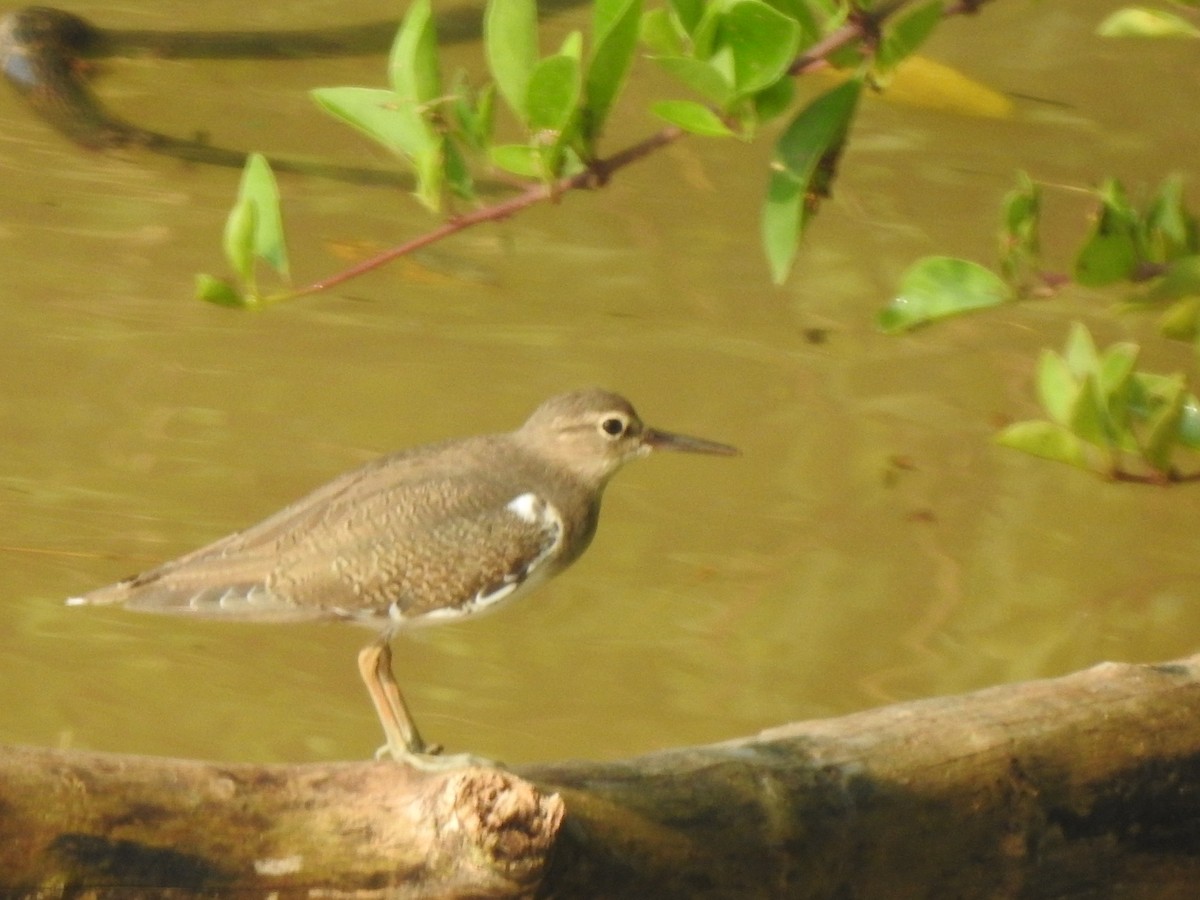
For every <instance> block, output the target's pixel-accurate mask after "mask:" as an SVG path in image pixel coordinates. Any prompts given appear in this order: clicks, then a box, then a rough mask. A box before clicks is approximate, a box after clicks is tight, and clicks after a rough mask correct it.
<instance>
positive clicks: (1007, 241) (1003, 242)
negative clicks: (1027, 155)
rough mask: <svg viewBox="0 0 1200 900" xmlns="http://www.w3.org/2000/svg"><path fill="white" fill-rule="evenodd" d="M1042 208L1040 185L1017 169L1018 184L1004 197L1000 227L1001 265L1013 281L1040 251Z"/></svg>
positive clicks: (1019, 276) (1032, 263) (1030, 264)
mask: <svg viewBox="0 0 1200 900" xmlns="http://www.w3.org/2000/svg"><path fill="white" fill-rule="evenodd" d="M1041 209H1042V195H1041V189H1040V188H1039V187H1038V186H1037V185H1036V184H1034V183H1033V180H1032V179H1030V177H1029V175H1028V174H1026V173H1025V172H1018V173H1017V187H1016V188H1015V189H1014V190H1012V191H1010V192H1009V193H1008V194H1007V195H1006V196H1005V198H1004V203H1003V216H1002V220H1001V222H1002V224H1001V230H1000V268H1001V271H1002V272H1003V273H1004V276H1005V277H1006V278H1007V279H1008V280H1009V281H1011V282H1016V281H1017V280H1018V279H1019V278H1021V276H1022V275H1023V273H1024V271H1025V269H1026V268H1027V267H1028V266H1032V265H1034V264H1036V261H1037V260H1038V258H1039V257H1040V255H1041V241H1040V236H1039V231H1040V228H1039V224H1040V219H1041Z"/></svg>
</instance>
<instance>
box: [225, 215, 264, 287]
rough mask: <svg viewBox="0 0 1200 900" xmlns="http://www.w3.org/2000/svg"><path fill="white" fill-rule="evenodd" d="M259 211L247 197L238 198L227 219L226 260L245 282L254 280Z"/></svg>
mask: <svg viewBox="0 0 1200 900" xmlns="http://www.w3.org/2000/svg"><path fill="white" fill-rule="evenodd" d="M257 227H258V210H257V209H256V208H255V206H254V202H253V201H252V200H250V199H249V198H247V197H241V196H240V197H238V199H237V202H235V203H234V204H233V208H232V209H231V210H229V216H228V218H226V219H225V240H224V244H225V258H226V259H227V260H229V265H230V266H231V267H232V268H233V271H235V272H236V273H237V274H238V277H239V278H241V279H242V281H243V282H245V283H249V282H251V281H252V280H253V278H254V231H255V229H256V228H257Z"/></svg>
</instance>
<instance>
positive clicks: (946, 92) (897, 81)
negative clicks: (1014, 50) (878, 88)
mask: <svg viewBox="0 0 1200 900" xmlns="http://www.w3.org/2000/svg"><path fill="white" fill-rule="evenodd" d="M883 96H884V97H886V98H887V99H888V100H891V101H892V102H893V103H902V104H905V105H908V106H916V107H919V108H921V109H933V110H938V111H940V112H949V113H957V114H958V115H960V116H980V117H983V118H988V119H1007V118H1009V117H1010V116H1011V115H1012V112H1013V103H1012V101H1011V100H1009V99H1008V97H1006V96H1004V94H1001V93H1000V92H999V91H994V90H992V89H991V88H990V87H988V86H987V85H984V84H980V83H979V82H978V81H975V80H973V79H971V78H968V77H967V76H966V75H964V74H963V73H962V72H959V71H958V70H957V69H952V68H950V66H947V65H944V64H942V63H939V62H934V61H933V60H932V59H926V58H925V57H923V56H910V57H908V58H907V59H905V60H903V61H902V62H901V63H900V64H899V65H898V66H896V68H895V70H894V71H893V72H892V73H891V78H890V80H889V82H888V85H887V87H886V89H885V90H884V94H883Z"/></svg>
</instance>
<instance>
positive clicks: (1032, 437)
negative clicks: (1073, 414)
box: [996, 420, 1092, 469]
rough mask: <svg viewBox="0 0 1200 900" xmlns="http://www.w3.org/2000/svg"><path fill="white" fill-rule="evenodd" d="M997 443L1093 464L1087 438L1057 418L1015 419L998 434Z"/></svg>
mask: <svg viewBox="0 0 1200 900" xmlns="http://www.w3.org/2000/svg"><path fill="white" fill-rule="evenodd" d="M996 443H998V444H1000V445H1002V446H1005V447H1011V448H1013V449H1014V450H1021V451H1023V452H1025V453H1029V454H1032V455H1033V456H1039V457H1041V458H1042V459H1051V460H1054V461H1055V462H1064V463H1068V464H1069V465H1072V466H1076V467H1077V468H1080V469H1090V468H1092V467H1091V466H1090V465H1089V464H1088V455H1087V447H1086V445H1085V444H1084V443H1083V441H1081V440H1080V439H1079V438H1077V437H1076V436H1075V435H1073V434H1071V432H1069V431H1068V430H1067V429H1065V428H1063V427H1062V426H1061V425H1055V424H1054V423H1053V422H1044V421H1041V420H1034V421H1029V422H1015V423H1013V424H1012V425H1009V426H1008V427H1007V428H1005V429H1004V430H1003V431H1001V432H1000V433H999V434H998V435H996Z"/></svg>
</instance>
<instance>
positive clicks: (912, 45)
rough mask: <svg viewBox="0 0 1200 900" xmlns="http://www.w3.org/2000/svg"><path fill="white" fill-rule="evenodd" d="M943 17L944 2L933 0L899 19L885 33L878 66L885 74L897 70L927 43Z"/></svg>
mask: <svg viewBox="0 0 1200 900" xmlns="http://www.w3.org/2000/svg"><path fill="white" fill-rule="evenodd" d="M942 16H943V4H942V0H931V2H929V3H926V4H925V5H923V6H918V7H917V8H916V9H914V10H911V11H910V12H907V13H905V14H904V15H902V16H899V17H897V19H896V22H895V24H894V25H892V26H891V27H890V28H888V29H887V31H886V32H885V33H884V36H883V42H882V44H880V47H879V52H878V53H877V54H876V64H877V65H878V66H879V67H880V68H881V69H882V70H883V71H885V72H886V71H889V70H890V69H893V68H895V66H896V64H897V63H899V62H900V61H901V60H903V59H904V58H905V57H908V56H911V55H912V54H913V53H915V52H916V50H917V48H918V47H920V46H921V45H922V44H923V43H925V40H926V39H927V38H928V37H929V36H930V35H931V34H933V30H934V29H935V28H937V26H938V23H939V22H941V21H942Z"/></svg>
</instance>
